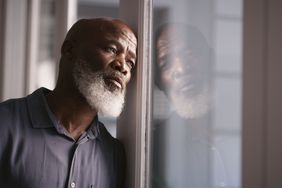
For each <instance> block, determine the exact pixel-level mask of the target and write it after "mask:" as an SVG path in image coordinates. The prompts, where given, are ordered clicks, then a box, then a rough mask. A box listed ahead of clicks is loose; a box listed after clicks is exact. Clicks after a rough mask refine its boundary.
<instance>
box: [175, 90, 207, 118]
mask: <svg viewBox="0 0 282 188" xmlns="http://www.w3.org/2000/svg"><path fill="white" fill-rule="evenodd" d="M171 101H172V103H173V106H174V110H175V112H176V113H177V114H178V115H179V116H180V117H182V118H184V119H195V118H201V117H203V116H204V115H205V114H206V113H207V112H208V110H209V108H210V98H209V96H208V95H207V93H206V92H203V93H202V94H197V95H196V96H183V95H180V96H179V95H178V96H175V95H172V96H171Z"/></svg>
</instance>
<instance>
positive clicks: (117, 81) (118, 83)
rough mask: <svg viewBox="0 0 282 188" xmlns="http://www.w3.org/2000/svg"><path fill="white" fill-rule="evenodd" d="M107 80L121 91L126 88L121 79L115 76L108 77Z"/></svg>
mask: <svg viewBox="0 0 282 188" xmlns="http://www.w3.org/2000/svg"><path fill="white" fill-rule="evenodd" d="M106 80H107V81H109V82H111V83H112V84H114V85H115V86H117V87H118V88H119V89H123V88H124V84H123V81H122V79H121V78H119V77H115V76H108V77H106Z"/></svg>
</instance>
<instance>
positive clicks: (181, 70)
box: [172, 58, 188, 79]
mask: <svg viewBox="0 0 282 188" xmlns="http://www.w3.org/2000/svg"><path fill="white" fill-rule="evenodd" d="M187 69H188V65H186V64H185V63H184V62H183V60H182V59H180V58H175V59H174V62H173V72H172V76H173V79H179V78H180V77H181V76H183V75H185V74H187Z"/></svg>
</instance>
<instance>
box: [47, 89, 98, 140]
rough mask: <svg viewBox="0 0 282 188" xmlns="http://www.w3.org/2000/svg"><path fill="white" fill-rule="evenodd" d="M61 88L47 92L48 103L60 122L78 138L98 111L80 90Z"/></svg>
mask: <svg viewBox="0 0 282 188" xmlns="http://www.w3.org/2000/svg"><path fill="white" fill-rule="evenodd" d="M64 91H68V90H59V89H57V88H55V89H54V91H52V92H50V93H48V94H47V96H46V98H47V103H48V105H49V108H50V109H51V111H52V112H53V113H54V115H55V117H56V118H57V120H58V122H59V123H60V124H61V125H62V126H63V127H64V128H65V129H66V131H68V133H69V134H70V135H71V136H72V137H73V138H74V139H75V140H77V139H78V138H79V137H80V136H81V135H82V134H83V132H85V131H86V130H87V129H88V127H89V126H90V124H91V122H92V121H93V119H94V117H95V116H96V115H97V112H96V111H95V110H93V109H92V108H91V107H90V106H89V105H88V103H87V102H86V100H85V99H84V98H83V97H82V96H81V95H80V94H79V93H78V92H74V91H72V92H69V91H68V92H64Z"/></svg>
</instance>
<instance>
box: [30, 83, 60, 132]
mask: <svg viewBox="0 0 282 188" xmlns="http://www.w3.org/2000/svg"><path fill="white" fill-rule="evenodd" d="M48 92H50V90H48V89H46V88H39V89H37V90H36V91H34V92H33V93H32V94H31V95H29V96H27V106H28V111H29V115H30V119H31V122H32V127H33V128H50V127H54V122H53V120H52V119H51V118H50V112H51V111H50V109H49V107H48V105H47V101H46V98H45V94H46V93H48Z"/></svg>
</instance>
